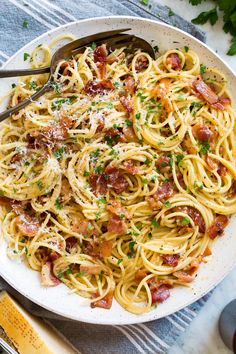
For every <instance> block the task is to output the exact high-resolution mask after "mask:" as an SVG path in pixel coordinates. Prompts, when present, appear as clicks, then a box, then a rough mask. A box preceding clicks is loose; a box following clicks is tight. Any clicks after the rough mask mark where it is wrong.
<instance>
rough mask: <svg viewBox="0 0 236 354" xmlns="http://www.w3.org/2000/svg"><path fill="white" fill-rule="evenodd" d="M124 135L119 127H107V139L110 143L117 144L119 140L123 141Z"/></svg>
mask: <svg viewBox="0 0 236 354" xmlns="http://www.w3.org/2000/svg"><path fill="white" fill-rule="evenodd" d="M122 138H123V135H122V133H121V132H120V130H119V129H117V128H109V129H106V132H105V140H106V141H107V143H108V144H109V145H112V146H114V145H116V144H117V143H118V142H119V141H122V140H123V139H122Z"/></svg>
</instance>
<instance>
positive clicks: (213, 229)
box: [207, 214, 229, 239]
mask: <svg viewBox="0 0 236 354" xmlns="http://www.w3.org/2000/svg"><path fill="white" fill-rule="evenodd" d="M228 222H229V219H228V217H227V216H226V215H220V214H218V215H217V216H216V217H215V220H214V221H213V223H212V224H211V226H209V228H208V230H207V234H208V236H209V237H210V238H211V239H214V238H216V236H219V235H222V233H223V232H224V228H225V227H226V226H227V225H228Z"/></svg>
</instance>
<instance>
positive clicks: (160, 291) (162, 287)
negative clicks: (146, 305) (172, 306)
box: [149, 280, 172, 304]
mask: <svg viewBox="0 0 236 354" xmlns="http://www.w3.org/2000/svg"><path fill="white" fill-rule="evenodd" d="M149 288H150V292H151V295H152V304H156V303H157V302H164V301H165V300H166V299H168V297H170V289H171V288H172V286H171V285H170V284H162V283H161V281H158V280H157V281H155V280H153V281H152V282H150V284H149Z"/></svg>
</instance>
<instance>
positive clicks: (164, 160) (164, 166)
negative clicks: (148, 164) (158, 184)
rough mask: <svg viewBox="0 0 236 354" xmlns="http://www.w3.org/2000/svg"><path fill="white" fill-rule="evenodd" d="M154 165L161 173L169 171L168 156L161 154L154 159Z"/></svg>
mask: <svg viewBox="0 0 236 354" xmlns="http://www.w3.org/2000/svg"><path fill="white" fill-rule="evenodd" d="M156 167H157V168H158V169H159V170H160V172H161V173H165V172H169V171H170V158H169V157H167V156H165V155H161V156H159V157H158V159H157V160H156Z"/></svg>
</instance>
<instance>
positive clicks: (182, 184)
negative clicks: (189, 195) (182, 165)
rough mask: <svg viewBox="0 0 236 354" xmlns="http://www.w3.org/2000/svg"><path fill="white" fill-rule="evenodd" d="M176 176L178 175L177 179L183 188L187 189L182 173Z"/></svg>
mask: <svg viewBox="0 0 236 354" xmlns="http://www.w3.org/2000/svg"><path fill="white" fill-rule="evenodd" d="M176 177H177V180H178V182H179V184H180V186H181V187H182V188H183V189H185V188H186V185H185V183H184V178H183V175H182V173H178V174H177V176H176Z"/></svg>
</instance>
